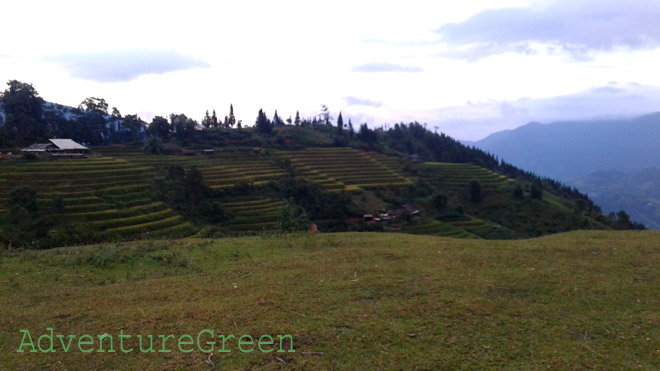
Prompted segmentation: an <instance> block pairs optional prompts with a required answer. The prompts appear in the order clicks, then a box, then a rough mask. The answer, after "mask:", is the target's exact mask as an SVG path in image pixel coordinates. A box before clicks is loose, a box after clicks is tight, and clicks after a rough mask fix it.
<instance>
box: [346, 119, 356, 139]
mask: <svg viewBox="0 0 660 371" xmlns="http://www.w3.org/2000/svg"><path fill="white" fill-rule="evenodd" d="M348 134H349V135H350V136H351V137H353V135H355V130H354V129H353V123H352V122H351V119H350V118H349V119H348Z"/></svg>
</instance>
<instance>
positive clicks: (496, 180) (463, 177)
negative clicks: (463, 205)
mask: <svg viewBox="0 0 660 371" xmlns="http://www.w3.org/2000/svg"><path fill="white" fill-rule="evenodd" d="M422 166H424V167H425V168H426V169H430V170H431V171H432V172H433V175H434V176H433V177H432V178H431V179H430V181H431V184H433V185H434V186H436V187H438V188H440V189H460V190H464V189H466V188H467V186H468V184H469V183H470V181H472V180H477V181H478V182H479V183H480V184H481V188H482V189H484V190H489V189H495V188H497V187H500V186H503V185H511V184H513V183H514V180H513V179H510V178H507V177H506V176H505V175H501V174H498V173H496V172H494V171H490V170H488V169H485V168H482V167H479V166H476V165H472V164H455V163H445V162H425V163H424V165H422Z"/></svg>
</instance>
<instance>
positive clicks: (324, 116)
mask: <svg viewBox="0 0 660 371" xmlns="http://www.w3.org/2000/svg"><path fill="white" fill-rule="evenodd" d="M321 121H323V123H324V124H326V125H332V116H330V110H329V109H328V106H326V105H325V104H322V105H321Z"/></svg>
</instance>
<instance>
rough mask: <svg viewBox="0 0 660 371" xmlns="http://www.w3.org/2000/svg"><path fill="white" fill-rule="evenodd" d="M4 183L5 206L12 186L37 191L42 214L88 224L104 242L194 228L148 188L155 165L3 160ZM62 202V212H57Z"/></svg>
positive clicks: (106, 160) (103, 160) (109, 160)
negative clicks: (55, 215)
mask: <svg viewBox="0 0 660 371" xmlns="http://www.w3.org/2000/svg"><path fill="white" fill-rule="evenodd" d="M0 169H1V173H2V177H3V180H4V181H3V186H2V188H1V189H0V205H3V206H1V207H0V208H3V209H7V208H9V205H7V202H6V201H7V196H8V194H9V192H11V190H12V189H15V188H18V187H22V186H29V187H31V188H32V189H34V190H35V191H36V192H37V199H38V206H39V210H40V213H42V214H43V215H48V214H56V213H57V215H60V216H61V217H62V218H66V219H69V220H71V221H80V222H86V223H87V225H88V226H89V227H90V228H91V229H92V230H93V231H95V232H97V236H98V238H99V239H102V240H111V239H116V238H133V237H136V236H138V235H150V236H153V235H156V236H165V237H170V236H188V235H190V234H192V233H193V227H192V225H191V224H190V223H187V222H185V221H184V220H183V219H182V217H181V216H180V215H177V214H176V213H175V212H174V211H172V210H171V209H169V208H168V207H167V206H166V205H165V204H163V203H161V202H154V201H153V200H152V199H151V198H150V196H149V192H148V187H149V185H148V179H153V178H156V177H158V176H159V174H158V173H157V171H156V170H155V169H154V168H153V167H151V166H143V165H136V164H133V163H130V162H128V161H126V160H123V159H115V158H110V157H101V158H90V159H80V160H58V161H39V162H28V163H23V162H6V163H1V164H0ZM55 200H58V201H59V200H61V204H62V205H63V206H64V207H63V210H56V209H55V207H54V205H55Z"/></svg>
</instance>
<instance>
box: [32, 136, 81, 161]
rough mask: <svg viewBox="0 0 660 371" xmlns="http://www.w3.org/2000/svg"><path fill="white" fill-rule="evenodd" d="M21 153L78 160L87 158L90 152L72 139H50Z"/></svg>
mask: <svg viewBox="0 0 660 371" xmlns="http://www.w3.org/2000/svg"><path fill="white" fill-rule="evenodd" d="M21 152H23V153H33V154H35V155H42V156H49V157H64V158H76V157H87V156H88V155H89V152H90V151H89V148H87V147H85V146H83V145H81V144H79V143H76V142H74V141H73V140H71V139H49V140H48V142H46V143H35V144H33V145H31V146H29V147H27V148H23V149H22V150H21Z"/></svg>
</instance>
